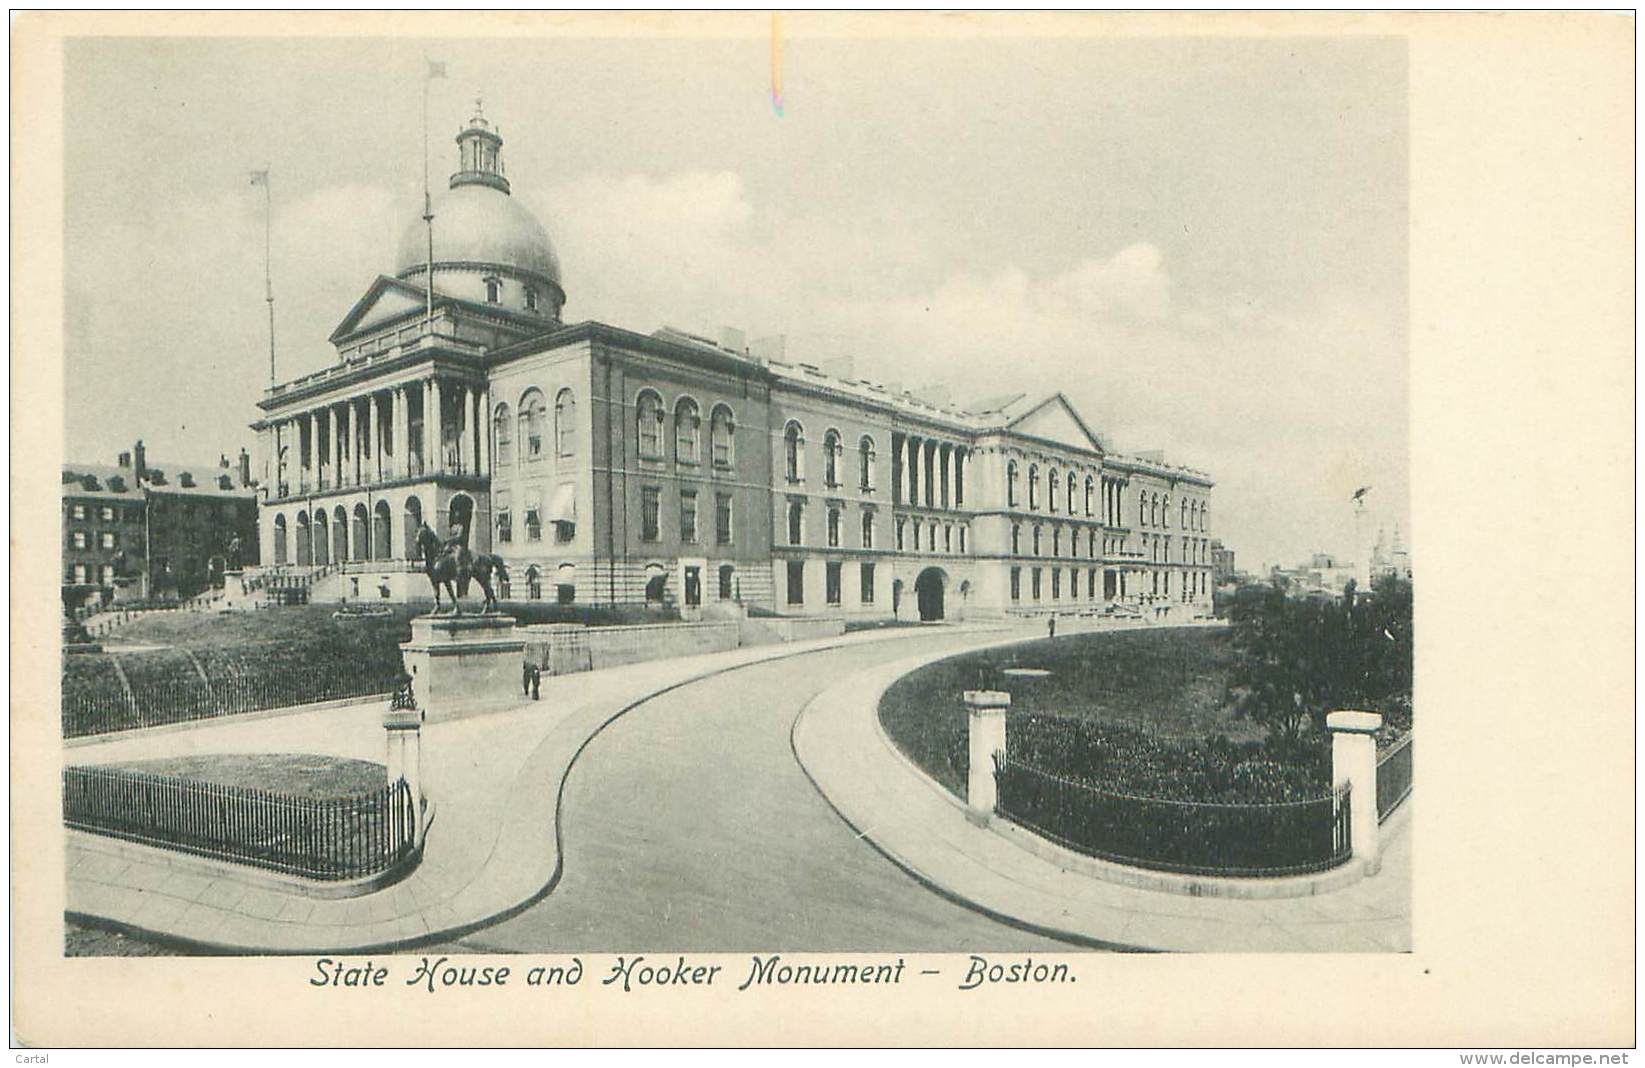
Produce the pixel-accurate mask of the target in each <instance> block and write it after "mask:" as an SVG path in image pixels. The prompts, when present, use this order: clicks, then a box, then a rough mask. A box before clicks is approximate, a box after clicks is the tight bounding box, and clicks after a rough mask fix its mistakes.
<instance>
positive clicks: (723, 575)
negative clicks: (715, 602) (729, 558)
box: [720, 564, 736, 601]
mask: <svg viewBox="0 0 1645 1068" xmlns="http://www.w3.org/2000/svg"><path fill="white" fill-rule="evenodd" d="M735 573H736V569H735V568H733V567H732V566H731V565H730V564H721V565H720V600H722V601H729V600H731V576H732V575H733V574H735Z"/></svg>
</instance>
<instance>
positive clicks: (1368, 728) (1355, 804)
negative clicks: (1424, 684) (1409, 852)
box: [1325, 710, 1382, 875]
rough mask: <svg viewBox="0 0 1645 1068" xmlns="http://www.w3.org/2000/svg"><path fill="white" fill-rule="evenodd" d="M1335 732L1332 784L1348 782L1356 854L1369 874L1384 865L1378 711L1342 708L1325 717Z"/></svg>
mask: <svg viewBox="0 0 1645 1068" xmlns="http://www.w3.org/2000/svg"><path fill="white" fill-rule="evenodd" d="M1325 726H1326V727H1327V728H1328V729H1329V730H1330V732H1331V786H1332V788H1333V789H1340V788H1341V786H1342V784H1343V783H1347V784H1348V820H1349V835H1350V843H1351V845H1352V846H1353V855H1354V857H1355V858H1356V859H1358V860H1360V861H1361V863H1362V864H1363V865H1364V867H1365V874H1366V875H1375V874H1376V873H1377V872H1378V871H1379V870H1381V868H1382V857H1381V855H1380V854H1379V853H1378V851H1377V848H1378V847H1377V737H1376V735H1377V731H1378V730H1380V729H1381V727H1382V717H1381V716H1379V715H1377V714H1376V713H1375V712H1354V711H1348V710H1343V711H1338V712H1332V713H1331V714H1329V715H1328V716H1326V717H1325Z"/></svg>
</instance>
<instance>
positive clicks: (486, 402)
mask: <svg viewBox="0 0 1645 1068" xmlns="http://www.w3.org/2000/svg"><path fill="white" fill-rule="evenodd" d="M474 407H475V410H476V411H477V412H478V413H479V416H480V418H479V419H478V420H476V421H475V424H474V425H475V428H476V429H477V430H479V432H480V463H479V465H478V466H477V467H476V468H475V469H474V473H475V474H477V475H482V476H483V475H489V474H491V391H490V390H489V389H482V390H480V392H479V394H478V395H477V396H476V397H475V402H474ZM710 434H711V435H712V429H711V430H710ZM709 452H710V455H709V460H710V461H711V462H712V460H713V446H712V444H710V447H709Z"/></svg>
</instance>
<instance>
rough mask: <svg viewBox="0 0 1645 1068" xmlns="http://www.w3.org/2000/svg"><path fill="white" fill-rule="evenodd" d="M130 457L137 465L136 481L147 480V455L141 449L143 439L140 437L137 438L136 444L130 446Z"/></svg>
mask: <svg viewBox="0 0 1645 1068" xmlns="http://www.w3.org/2000/svg"><path fill="white" fill-rule="evenodd" d="M131 457H132V460H133V461H134V462H135V463H136V465H137V481H138V482H139V483H141V482H146V481H148V474H149V465H148V456H147V455H146V454H145V453H144V451H143V439H142V438H138V439H137V444H136V445H134V446H133V447H132V450H131Z"/></svg>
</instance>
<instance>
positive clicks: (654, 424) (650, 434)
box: [634, 390, 663, 460]
mask: <svg viewBox="0 0 1645 1068" xmlns="http://www.w3.org/2000/svg"><path fill="white" fill-rule="evenodd" d="M634 419H635V423H636V425H637V428H638V431H639V447H640V456H641V457H642V458H644V459H647V460H661V459H662V458H663V399H662V398H661V397H659V396H657V394H655V393H653V392H651V391H650V390H646V391H645V392H644V393H641V394H640V399H639V401H638V402H637V403H636V404H635V405H634Z"/></svg>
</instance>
